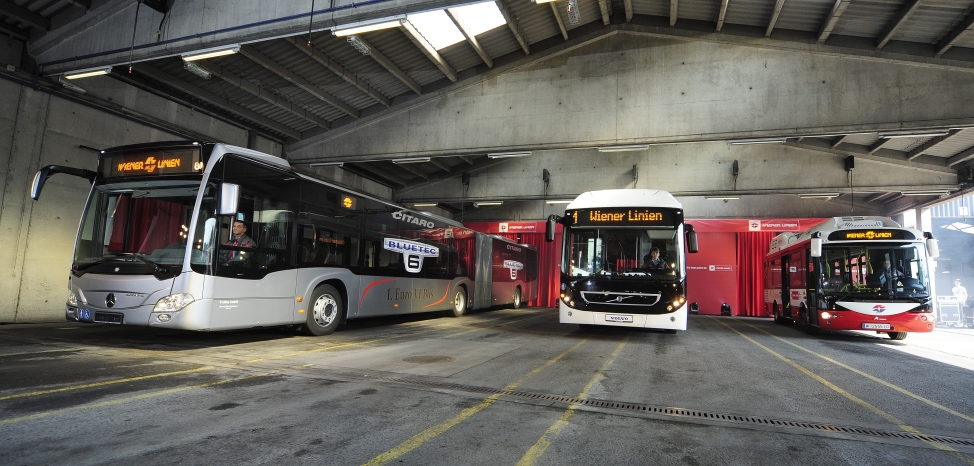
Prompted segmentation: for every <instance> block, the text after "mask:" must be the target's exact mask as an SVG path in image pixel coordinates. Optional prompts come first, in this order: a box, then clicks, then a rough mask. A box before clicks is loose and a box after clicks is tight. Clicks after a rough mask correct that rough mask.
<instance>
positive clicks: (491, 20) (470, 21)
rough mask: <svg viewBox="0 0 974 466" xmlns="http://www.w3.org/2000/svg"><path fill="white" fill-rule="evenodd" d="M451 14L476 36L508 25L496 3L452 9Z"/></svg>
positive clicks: (469, 32) (476, 4)
mask: <svg viewBox="0 0 974 466" xmlns="http://www.w3.org/2000/svg"><path fill="white" fill-rule="evenodd" d="M552 1H554V0H552ZM450 13H451V14H453V16H454V17H455V18H457V19H458V20H459V21H460V24H463V28H464V29H466V30H467V33H468V34H471V35H474V36H476V35H478V34H483V33H485V32H487V31H490V30H491V29H494V28H497V27H500V26H503V25H505V24H507V20H505V19H504V15H503V14H502V13H501V10H500V9H498V8H497V3H494V2H483V3H475V4H473V5H466V6H461V7H459V8H450Z"/></svg>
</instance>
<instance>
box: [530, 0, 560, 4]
mask: <svg viewBox="0 0 974 466" xmlns="http://www.w3.org/2000/svg"><path fill="white" fill-rule="evenodd" d="M554 1H556V0H534V3H551V2H554Z"/></svg>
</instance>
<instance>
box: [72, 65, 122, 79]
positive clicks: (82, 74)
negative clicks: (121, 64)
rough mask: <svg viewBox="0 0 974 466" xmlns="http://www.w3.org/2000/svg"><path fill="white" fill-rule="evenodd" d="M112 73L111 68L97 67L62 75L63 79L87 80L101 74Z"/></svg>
mask: <svg viewBox="0 0 974 466" xmlns="http://www.w3.org/2000/svg"><path fill="white" fill-rule="evenodd" d="M111 72H112V67H110V66H99V67H98V68H87V69H84V70H78V71H72V72H70V73H64V79H81V78H88V77H91V76H100V75H103V74H108V73H111Z"/></svg>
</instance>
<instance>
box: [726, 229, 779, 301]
mask: <svg viewBox="0 0 974 466" xmlns="http://www.w3.org/2000/svg"><path fill="white" fill-rule="evenodd" d="M775 234H777V233H776V232H771V231H753V232H752V231H747V232H739V233H737V264H738V268H737V273H738V277H737V287H738V293H737V295H738V300H739V301H740V302H739V303H738V307H737V309H738V312H736V313H735V314H737V315H743V316H754V317H767V312H766V311H765V308H764V256H765V255H767V253H768V247H769V246H770V245H771V240H772V239H773V238H774V236H775Z"/></svg>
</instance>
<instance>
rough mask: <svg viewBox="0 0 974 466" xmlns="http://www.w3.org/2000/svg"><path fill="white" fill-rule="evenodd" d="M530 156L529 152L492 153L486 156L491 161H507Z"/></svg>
mask: <svg viewBox="0 0 974 466" xmlns="http://www.w3.org/2000/svg"><path fill="white" fill-rule="evenodd" d="M529 155H531V151H527V152H494V153H490V154H487V157H488V158H491V159H509V158H512V157H527V156H529Z"/></svg>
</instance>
